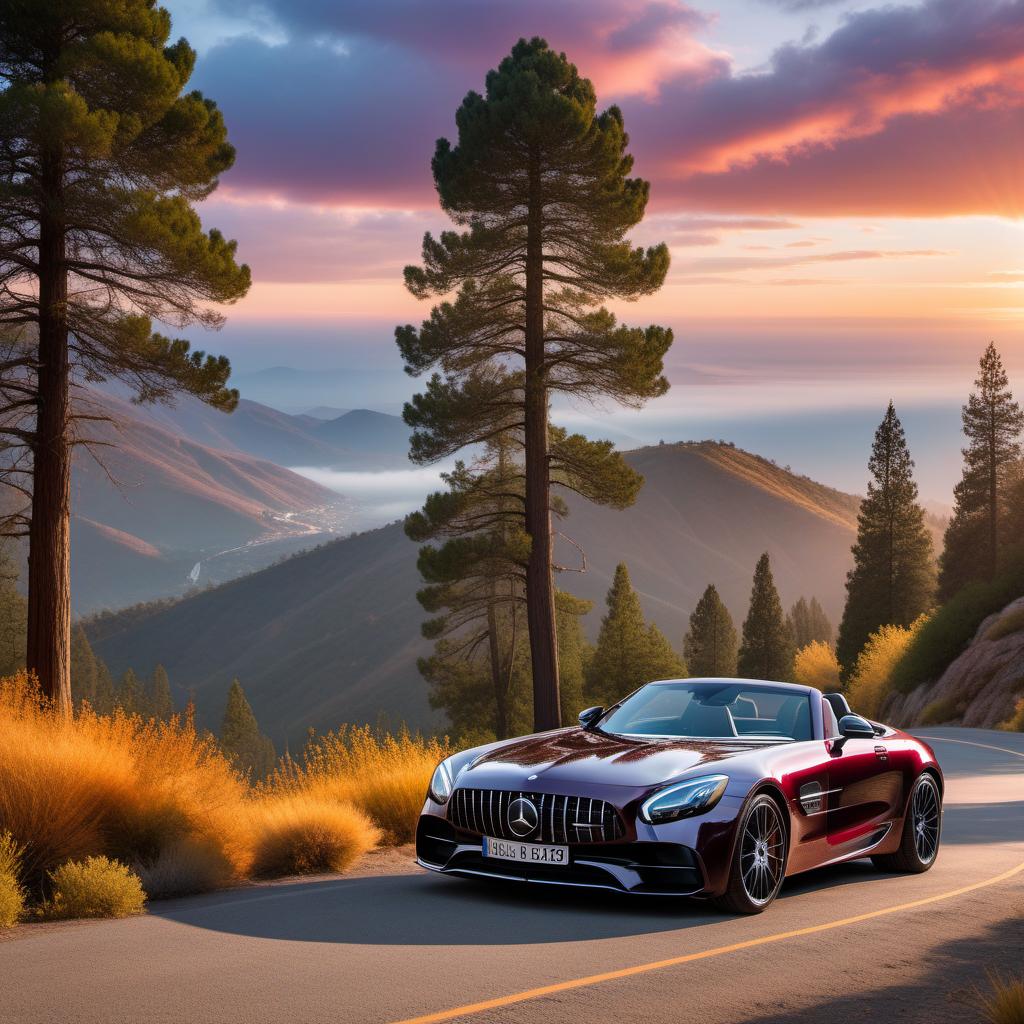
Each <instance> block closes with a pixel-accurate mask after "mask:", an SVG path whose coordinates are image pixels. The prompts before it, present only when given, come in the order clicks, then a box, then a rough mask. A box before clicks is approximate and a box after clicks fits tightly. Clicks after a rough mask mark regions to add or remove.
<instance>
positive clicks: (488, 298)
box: [395, 39, 672, 729]
mask: <svg viewBox="0 0 1024 1024" xmlns="http://www.w3.org/2000/svg"><path fill="white" fill-rule="evenodd" d="M486 85H487V87H486V94H485V95H484V96H481V95H479V94H478V93H476V92H471V93H469V94H468V95H467V96H466V98H465V100H464V101H463V103H462V106H461V107H460V108H459V110H458V112H457V114H456V124H457V127H458V142H457V144H456V145H455V146H452V144H451V143H450V142H449V141H448V140H447V139H441V140H439V141H438V143H437V149H436V152H435V155H434V159H433V165H432V166H433V172H434V181H435V184H436V185H437V190H438V194H439V196H440V200H441V206H442V208H443V209H444V211H445V212H446V213H447V214H448V215H449V216H450V217H451V218H452V220H453V221H454V222H455V224H456V225H458V226H459V227H460V228H464V229H465V230H464V231H462V232H461V233H459V232H456V231H446V232H444V233H442V234H441V235H440V237H438V238H434V237H433V236H431V235H429V234H428V235H427V236H426V237H425V238H424V242H423V266H422V267H407V268H406V271H405V280H406V284H407V286H408V288H409V289H410V291H411V292H412V293H413V294H414V295H415V296H416V297H417V298H427V297H430V296H447V295H451V294H453V293H454V295H455V297H454V298H453V299H450V300H445V301H444V302H442V303H441V305H439V306H437V307H435V308H434V310H433V312H432V313H431V316H430V319H428V320H426V321H424V323H423V325H422V326H421V328H420V329H419V330H417V329H416V328H415V327H413V326H412V325H407V326H405V327H399V328H397V329H396V332H395V335H396V340H397V342H398V345H399V348H400V350H401V353H402V356H403V358H404V360H405V364H406V369H407V371H408V372H409V373H411V374H414V375H419V374H422V373H425V372H427V371H431V370H432V371H434V373H433V376H432V377H431V378H430V380H429V382H428V384H427V388H426V390H425V392H424V393H422V394H419V395H417V396H415V398H414V399H413V401H412V402H411V403H410V404H408V405H407V406H406V409H405V414H404V415H405V420H406V422H407V423H408V424H409V426H410V427H412V428H413V431H414V433H413V438H412V458H413V459H414V460H415V461H417V462H421V463H429V462H435V461H437V460H439V459H441V458H445V457H447V456H450V455H451V454H453V453H454V452H456V451H458V450H459V449H461V448H463V447H465V446H466V445H471V444H476V443H480V442H483V441H486V440H487V439H489V438H491V437H493V436H494V435H495V433H496V432H497V431H500V430H505V429H507V426H508V421H509V417H512V418H513V419H514V421H515V422H516V423H517V425H518V426H520V427H521V429H522V431H523V435H522V443H523V451H524V460H523V465H524V475H525V480H524V502H525V504H524V519H525V529H526V533H527V534H528V536H529V537H530V540H531V544H530V551H529V556H528V562H527V569H526V585H525V589H526V611H527V619H528V629H529V637H530V656H531V664H532V678H533V685H534V688H535V692H534V700H533V706H534V714H535V716H536V721H535V723H534V724H535V726H536V728H538V729H547V728H552V727H555V726H557V725H558V723H559V719H560V713H559V709H560V701H559V694H558V659H557V642H556V628H555V598H554V583H553V579H552V570H553V560H552V539H553V530H552V524H551V486H552V473H553V462H554V461H556V460H557V461H559V462H560V463H561V465H562V466H563V467H564V468H565V470H566V471H567V472H568V474H569V475H570V476H571V482H570V483H569V484H568V486H570V487H571V489H573V490H575V491H577V492H578V493H580V494H582V495H583V496H584V497H586V498H588V499H590V500H593V501H597V502H601V503H603V504H609V505H612V506H614V507H625V506H626V505H629V504H631V503H632V501H633V500H634V499H635V496H636V493H637V490H638V488H639V486H640V483H641V480H640V478H639V477H638V476H637V474H636V473H635V472H634V471H632V470H631V469H629V467H628V466H627V464H626V463H625V462H624V460H622V459H621V458H620V457H618V456H617V455H616V454H615V453H614V452H613V451H612V446H611V445H610V444H609V443H606V442H590V441H587V440H586V439H585V438H583V437H582V436H580V435H572V436H570V437H566V438H563V439H562V440H561V441H558V440H556V439H555V437H554V435H553V433H552V431H551V430H550V429H549V422H548V417H549V406H550V403H551V399H552V397H554V396H556V395H569V396H571V397H574V398H577V399H579V398H584V399H597V398H602V397H607V398H612V399H615V400H617V401H621V402H624V403H626V404H628V405H631V406H639V405H641V404H642V403H643V402H644V401H645V400H646V399H648V398H653V397H656V396H657V395H660V394H663V393H664V392H665V391H666V390H667V388H668V382H667V381H666V380H665V378H664V376H663V374H662V359H663V357H664V355H665V353H666V352H667V351H668V348H669V346H670V345H671V343H672V333H671V331H669V330H666V329H664V328H661V327H654V326H652V327H647V328H635V329H634V328H627V327H624V326H621V325H619V324H618V323H617V322H616V319H615V317H614V316H613V315H612V314H611V313H610V312H609V311H608V310H607V309H605V308H603V307H602V306H601V303H602V302H603V301H605V300H606V299H608V298H616V299H632V298H637V297H639V296H641V295H647V294H650V293H651V292H653V291H655V290H657V289H658V288H659V287H660V286H661V284H662V282H663V280H664V278H665V273H666V271H667V270H668V263H669V254H668V248H667V247H666V246H664V245H660V246H657V247H654V248H649V249H646V250H644V249H639V248H638V249H634V248H632V247H631V246H630V245H629V243H628V242H627V241H626V240H625V236H626V233H627V232H628V231H629V230H630V229H631V228H633V227H634V226H635V225H636V224H638V223H639V222H640V220H641V219H642V218H643V215H644V210H645V208H646V205H647V198H648V192H649V186H648V184H647V182H645V181H642V180H640V179H638V178H630V177H627V175H628V174H629V173H630V171H631V170H632V158H631V157H630V156H629V155H628V154H627V152H626V146H627V144H628V141H629V140H628V136H627V135H626V132H625V128H624V125H623V120H622V114H621V112H620V111H619V109H618V108H617V107H611V108H609V109H608V110H607V111H605V112H604V113H602V114H597V113H596V98H595V94H594V88H593V86H592V85H591V83H590V82H589V81H587V80H586V79H583V78H581V77H580V76H579V74H578V72H577V70H576V68H575V67H574V66H573V65H572V64H570V63H569V61H568V60H567V59H566V58H565V55H564V54H556V53H555V52H553V51H552V50H551V49H550V48H549V47H548V45H547V43H546V42H544V41H543V40H542V39H533V40H531V41H530V42H527V41H526V40H520V41H519V42H518V43H517V44H516V45H515V47H513V49H512V53H511V54H510V56H508V57H506V58H505V59H504V60H503V61H502V62H501V65H500V67H499V68H498V69H497V70H496V71H492V72H490V73H489V74H488V76H487V83H486ZM562 482H563V483H565V481H564V480H563V481H562ZM609 482H611V483H612V484H613V486H609Z"/></svg>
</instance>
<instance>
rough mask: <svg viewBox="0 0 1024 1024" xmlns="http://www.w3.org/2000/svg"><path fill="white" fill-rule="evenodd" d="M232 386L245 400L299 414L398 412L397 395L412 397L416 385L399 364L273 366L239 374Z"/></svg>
mask: <svg viewBox="0 0 1024 1024" xmlns="http://www.w3.org/2000/svg"><path fill="white" fill-rule="evenodd" d="M231 383H232V384H233V385H234V386H235V387H237V388H238V389H239V391H241V393H242V395H243V396H244V397H245V398H250V399H252V400H253V401H256V402H263V403H264V404H265V405H269V406H272V407H273V408H275V409H284V410H287V411H288V412H300V411H301V410H303V409H308V408H309V407H310V406H316V405H329V406H341V407H342V408H345V409H352V408H355V407H357V406H361V405H367V406H370V407H372V408H374V409H380V410H381V411H382V412H393V413H399V412H401V411H402V402H401V401H396V400H395V396H396V395H397V396H403V395H406V394H412V391H413V386H412V385H411V383H410V380H409V378H408V377H407V376H406V375H405V373H404V372H403V371H402V369H401V367H400V366H399V364H398V363H397V362H395V363H393V364H392V365H391V366H389V367H386V368H381V369H367V368H365V367H360V368H358V369H345V368H342V369H333V370H332V369H317V370H300V369H296V368H295V367H293V366H270V367H267V368H266V369H264V370H256V371H253V372H251V373H236V374H234V375H233V376H232V378H231Z"/></svg>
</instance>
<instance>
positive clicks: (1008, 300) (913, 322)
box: [168, 0, 1024, 501]
mask: <svg viewBox="0 0 1024 1024" xmlns="http://www.w3.org/2000/svg"><path fill="white" fill-rule="evenodd" d="M168 6H169V7H170V9H171V12H172V15H173V17H174V31H175V33H176V34H178V33H180V34H184V35H186V36H187V37H188V38H189V39H190V41H191V42H192V43H193V45H195V46H196V47H197V48H198V49H199V51H200V60H199V64H198V67H197V70H196V74H195V77H194V83H195V84H196V85H197V86H198V87H199V88H201V89H202V90H203V91H204V92H205V93H207V94H208V95H210V96H211V97H212V98H214V99H215V100H216V101H217V102H218V104H219V105H220V106H221V108H222V109H223V111H224V113H225V117H226V119H227V123H228V127H229V130H230V133H231V137H232V141H233V142H234V143H235V145H236V146H237V149H238V160H237V164H236V167H235V168H234V169H233V170H232V171H231V172H230V173H229V174H228V175H226V176H225V178H224V180H223V182H222V185H221V188H220V190H219V191H218V192H217V194H216V195H215V196H214V197H213V198H212V199H211V200H209V201H208V202H207V203H206V204H205V205H204V207H203V210H202V214H203V218H204V222H205V223H207V224H208V225H209V226H216V227H219V228H221V229H222V230H223V231H224V232H225V233H227V234H228V235H230V236H231V237H235V238H237V239H238V240H239V251H240V254H241V256H242V258H243V259H245V260H246V261H247V262H249V263H250V264H251V266H252V268H253V274H254V279H255V282H256V283H255V284H254V286H253V289H252V292H251V294H250V296H249V297H248V298H247V299H246V300H244V301H243V302H242V303H240V304H239V305H238V306H237V307H236V308H235V309H233V310H231V312H230V318H231V322H230V324H229V326H228V327H227V328H226V329H225V331H224V333H223V334H222V335H221V336H220V337H217V338H208V337H207V338H199V337H198V336H197V337H196V340H197V341H201V342H202V344H204V345H205V346H207V347H210V348H213V349H218V350H222V351H225V352H226V353H227V354H228V355H230V356H231V357H232V359H233V360H234V362H235V365H236V367H237V369H238V370H239V371H240V373H241V374H245V373H246V372H251V371H253V370H258V369H260V368H263V367H267V366H272V365H289V366H295V367H299V368H304V369H316V368H332V369H334V368H347V367H375V368H380V369H381V370H382V371H391V370H393V371H395V388H396V393H395V402H396V403H397V402H399V401H401V399H402V398H404V397H405V393H407V392H408V391H410V390H411V389H412V388H413V387H414V386H415V385H414V383H412V382H408V383H406V382H405V381H403V379H402V377H401V374H400V366H399V363H398V359H397V353H396V350H395V348H394V343H393V340H392V336H391V332H392V329H393V326H394V324H395V323H398V322H406V321H410V320H418V319H420V318H421V317H423V316H424V315H426V312H427V307H426V306H425V305H422V304H420V303H418V302H416V301H415V300H413V299H412V298H411V296H409V295H408V294H407V293H405V291H404V289H403V287H402V284H401V268H402V266H403V265H404V264H405V263H408V262H413V261H415V260H416V258H417V255H418V249H419V243H420V239H421V237H422V234H423V232H424V231H425V230H428V229H431V230H433V229H437V228H440V227H442V226H443V225H444V220H443V217H442V216H441V215H440V213H439V211H438V208H437V202H436V196H435V194H434V191H433V185H432V180H431V177H430V167H429V163H430V157H431V154H432V152H433V146H434V141H435V139H436V138H437V137H439V136H442V135H447V136H449V137H451V136H452V135H453V131H454V111H455V109H456V107H457V106H458V104H459V102H460V101H461V99H462V97H463V95H464V94H465V93H466V92H467V91H468V90H470V89H477V90H481V89H482V88H483V78H484V75H485V73H486V71H487V70H488V69H489V68H490V67H493V66H494V65H496V64H497V62H498V61H499V60H500V59H501V57H502V56H503V55H504V54H505V53H506V52H507V51H508V50H509V48H510V47H511V45H512V44H513V43H514V41H515V40H516V39H517V38H518V37H519V36H530V35H542V36H544V37H546V38H547V39H548V41H549V42H550V43H551V44H552V45H553V46H554V47H556V48H558V49H562V50H564V51H565V52H566V53H567V55H568V56H569V57H570V59H572V60H573V61H574V62H575V63H576V64H577V65H578V66H579V68H580V70H581V72H582V73H583V74H585V75H587V76H588V77H590V78H591V79H592V80H593V81H594V83H595V86H596V88H597V91H598V98H599V102H600V103H601V104H602V105H607V104H610V103H617V104H618V105H620V106H621V107H622V109H623V111H624V114H625V120H626V126H627V129H628V130H629V132H630V136H631V139H632V143H631V150H632V152H633V154H634V155H635V157H636V173H638V174H640V175H641V176H643V177H645V178H648V179H650V181H651V183H652V189H651V195H652V199H651V206H650V208H649V214H648V217H647V219H646V220H645V222H644V223H643V225H642V226H641V227H640V228H639V229H637V231H636V233H635V240H636V241H637V242H644V243H648V242H654V241H661V240H664V241H667V242H668V244H669V245H670V247H671V250H672V270H671V271H670V274H669V278H668V281H667V283H666V285H665V287H664V288H663V289H662V290H661V292H659V293H658V294H657V295H656V296H653V297H651V298H649V299H646V300H643V301H641V302H639V303H635V304H629V305H625V306H623V307H621V308H619V309H618V310H617V311H618V312H619V313H620V314H621V315H622V316H623V318H624V319H626V320H627V321H631V322H636V323H648V322H661V323H667V324H669V325H671V326H672V327H673V328H674V329H675V331H676V336H677V342H676V346H675V348H674V349H673V351H672V353H671V355H670V358H669V375H670V378H671V379H672V381H673V384H674V385H675V386H674V387H673V390H672V392H671V393H670V395H669V396H667V397H666V398H665V399H662V400H659V403H657V404H656V405H655V406H654V407H653V408H651V409H650V410H648V412H646V413H645V414H643V415H642V416H640V417H637V416H636V415H635V414H630V415H628V416H627V415H625V414H623V415H614V416H608V415H607V414H608V413H609V412H610V410H599V411H598V412H597V413H596V414H595V413H594V412H593V411H591V410H585V409H584V410H569V411H567V415H566V416H565V417H563V419H566V418H568V419H570V420H575V421H576V422H579V423H580V424H587V423H589V422H591V420H592V419H594V418H600V419H601V420H602V421H604V422H606V423H609V424H612V425H613V426H614V429H615V430H618V431H621V433H622V434H623V436H624V438H629V439H636V440H641V441H649V440H651V439H653V438H654V437H655V436H665V437H666V439H672V440H674V439H678V438H682V437H691V436H693V437H705V436H714V437H718V436H725V437H729V438H730V439H735V440H737V441H738V442H740V443H743V444H745V445H746V446H747V447H752V448H754V449H755V450H758V451H761V452H762V453H763V454H766V455H772V456H775V457H777V458H778V460H779V461H780V462H790V461H792V462H793V464H794V468H797V469H800V470H801V471H805V472H809V473H811V474H812V475H816V476H819V477H820V478H822V479H825V480H826V481H827V482H830V483H835V484H837V485H839V486H844V487H849V488H851V489H854V488H856V489H861V488H862V487H863V476H864V469H863V467H864V462H865V460H866V445H867V443H868V442H869V440H870V433H871V428H872V427H873V425H874V423H877V421H878V420H879V419H880V418H881V414H882V412H883V411H884V406H885V402H886V401H887V400H888V398H889V397H894V398H895V399H896V400H897V403H898V406H899V411H900V412H901V413H902V414H903V418H904V420H905V422H906V424H907V427H908V434H909V435H910V441H911V445H912V449H913V450H914V454H915V455H916V456H917V459H918V464H919V471H920V476H921V481H922V491H923V492H924V493H925V496H926V497H931V498H936V499H938V500H940V501H948V500H949V494H948V492H949V489H950V487H951V485H952V482H953V480H954V479H955V477H956V470H957V447H958V441H957V430H958V427H959V423H958V417H957V406H958V404H959V402H960V401H962V400H963V398H964V396H965V394H966V391H967V389H968V388H969V385H970V381H971V379H972V378H973V375H974V369H975V366H976V363H977V359H978V356H979V355H980V353H981V350H982V348H983V347H984V344H985V343H986V342H987V341H988V340H990V339H992V340H994V341H995V342H996V344H997V346H999V348H1000V349H1001V351H1002V352H1003V355H1004V358H1005V360H1006V363H1007V366H1008V369H1009V370H1010V371H1011V374H1016V377H1017V378H1018V379H1017V380H1016V383H1017V388H1018V391H1019V392H1021V393H1024V340H1022V333H1021V326H1022V324H1024V247H1022V242H1024V228H1022V226H1021V224H1020V222H1019V221H1018V220H1017V219H1016V218H1017V217H1019V216H1020V214H1021V213H1022V212H1024V186H1022V184H1021V183H1022V182H1024V0H1021V2H1007V0H926V2H924V3H917V4H906V5H899V6H896V5H883V4H880V3H877V2H874V3H873V2H857V0H850V2H842V0H838V2H829V0H709V2H708V3H702V2H701V3H695V4H693V5H688V4H684V3H679V2H676V0H653V2H651V0H517V2H505V0H486V2H485V0H431V2H426V0H376V2H373V3H366V2H339V0H269V2H267V3H265V4H262V5H254V4H251V3H249V2H247V0H170V2H169V3H168ZM403 388H404V392H405V393H403ZM321 397H322V396H320V395H317V396H316V401H320V400H321ZM343 401H347V402H351V401H352V398H351V397H349V396H343ZM339 404H341V402H339ZM814 442H817V443H814ZM950 446H952V447H950Z"/></svg>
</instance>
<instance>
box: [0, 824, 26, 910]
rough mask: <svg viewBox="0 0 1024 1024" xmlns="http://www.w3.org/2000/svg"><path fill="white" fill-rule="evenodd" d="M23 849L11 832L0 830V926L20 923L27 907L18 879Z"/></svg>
mask: <svg viewBox="0 0 1024 1024" xmlns="http://www.w3.org/2000/svg"><path fill="white" fill-rule="evenodd" d="M20 868H21V850H20V848H19V846H18V844H17V843H16V842H15V841H14V837H13V836H12V835H11V834H10V832H0V928H10V927H12V926H13V925H16V924H17V923H18V918H20V917H21V914H22V911H23V910H24V909H25V893H24V891H23V890H22V888H21V883H20V882H19V880H18V874H19V871H20Z"/></svg>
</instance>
